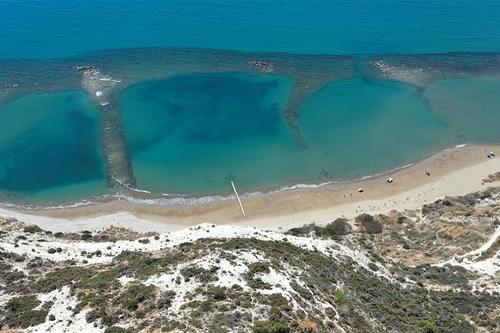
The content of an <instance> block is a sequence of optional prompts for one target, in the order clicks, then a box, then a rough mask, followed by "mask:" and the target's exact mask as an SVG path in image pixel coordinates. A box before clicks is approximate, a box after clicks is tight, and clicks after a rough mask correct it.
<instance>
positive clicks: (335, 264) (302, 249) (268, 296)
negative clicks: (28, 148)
mask: <svg viewBox="0 0 500 333" xmlns="http://www.w3.org/2000/svg"><path fill="white" fill-rule="evenodd" d="M496 198H497V192H495V191H493V190H489V191H486V192H484V193H478V194H474V195H469V196H466V197H465V198H463V197H457V198H446V199H444V200H439V201H437V202H435V203H433V204H429V205H426V206H425V207H424V208H423V209H422V211H405V212H391V213H389V214H387V215H368V214H361V215H359V216H358V217H356V218H355V219H351V220H347V219H344V218H339V219H337V220H334V221H333V222H331V223H329V224H327V225H325V226H316V225H314V224H310V225H306V226H304V227H301V228H294V229H292V230H290V231H288V232H287V233H286V235H279V236H275V237H274V238H272V239H270V238H266V237H264V232H262V231H260V230H258V229H254V230H251V233H250V234H249V235H247V236H246V237H239V236H238V237H236V236H234V237H233V238H220V237H217V238H198V239H191V238H189V239H182V241H179V242H178V243H176V244H171V241H170V240H169V239H168V237H164V235H154V234H151V235H140V234H136V233H128V232H126V231H125V230H120V231H117V232H118V233H117V235H119V236H113V235H111V234H110V233H109V231H106V232H103V233H98V232H81V233H74V234H51V233H49V232H45V231H43V230H41V229H40V230H38V229H36V228H28V226H26V225H19V226H17V229H16V227H15V226H16V224H15V223H14V222H8V223H7V222H5V224H4V226H5V227H3V228H2V230H1V231H2V232H1V233H0V239H3V240H5V241H4V243H3V244H9V246H7V245H5V248H2V246H0V288H1V291H2V294H0V299H3V303H1V305H0V325H1V327H0V330H1V329H23V328H27V327H32V326H37V325H41V324H44V325H49V326H47V327H51V326H50V325H57V324H58V323H60V322H62V319H60V318H63V316H62V315H60V313H56V312H54V309H53V304H52V302H51V301H46V300H47V299H52V298H49V297H48V296H47V295H56V296H51V297H63V298H66V299H68V304H67V306H64V307H63V308H64V309H62V308H58V309H59V310H58V311H66V312H68V313H69V315H70V317H71V320H68V319H65V320H64V321H63V322H62V325H64V327H67V328H68V329H69V331H71V327H72V326H71V325H72V321H76V320H79V321H80V324H81V325H89V327H90V326H92V327H96V328H100V329H101V330H102V331H103V332H106V333H123V332H125V333H131V332H168V331H180V332H253V333H283V332H288V333H304V332H337V331H342V330H343V331H345V332H353V333H357V332H444V333H446V332H450V333H451V332H453V333H457V332H459V333H460V332H464V333H465V332H478V331H482V332H495V331H499V330H500V320H499V317H498V314H499V313H500V294H499V292H498V281H497V280H495V277H494V276H493V277H488V276H486V275H482V274H480V273H478V272H475V271H472V270H470V269H466V268H464V267H460V266H456V265H452V264H446V265H444V264H443V265H434V263H435V262H436V261H438V260H441V261H445V260H449V259H452V258H454V257H455V256H456V255H458V254H463V253H464V252H465V251H467V250H472V249H474V248H477V247H478V246H479V244H482V243H483V242H484V241H485V240H486V239H487V237H488V235H490V234H491V232H492V231H493V230H494V228H495V227H496V226H497V225H498V212H499V211H500V209H499V207H498V203H497V201H496ZM490 201H491V204H488V205H486V204H484V203H485V202H490ZM26 228H28V229H26ZM197 228H201V227H197ZM210 229H211V227H205V229H202V230H200V229H193V231H196V230H200V232H201V233H202V236H201V237H208V235H209V233H210ZM26 230H29V231H26ZM10 233H15V236H12V237H11V238H9V234H10ZM205 234H206V235H207V236H205ZM274 235H278V234H274ZM117 237H120V238H117ZM118 239H122V240H127V241H128V242H129V243H123V244H121V246H122V247H121V248H120V250H119V251H118V250H116V251H115V252H112V251H113V250H115V249H117V247H118V246H120V244H118V243H119V241H118ZM54 240H56V241H57V242H60V243H57V244H52V243H50V242H54ZM106 240H107V241H106ZM102 242H107V243H105V244H102ZM10 244H12V245H10ZM44 244H47V245H45V247H42V245H44ZM68 244H70V245H71V244H78V246H82V248H79V249H78V251H77V255H76V256H75V257H71V259H68V258H69V257H67V256H68V254H69V253H71V251H70V248H68V246H67V245H68ZM98 244H102V246H101V247H97V245H98ZM130 244H136V245H137V244H140V245H141V246H144V248H145V249H147V246H149V245H152V244H153V245H155V248H157V249H160V250H155V251H147V250H137V247H135V250H134V247H132V246H128V245H130ZM16 246H18V247H19V248H20V247H23V246H24V247H25V248H29V249H32V250H33V251H34V252H32V251H31V250H30V251H25V252H19V253H21V254H19V253H16V251H17V249H18V247H16ZM83 246H87V247H85V250H83ZM41 248H43V250H40V249H41ZM52 250H53V251H52ZM107 250H109V252H107ZM32 253H34V254H32ZM110 253H113V254H112V255H111V254H110ZM497 255H498V241H497V242H495V243H493V246H492V247H490V248H489V249H488V250H487V251H485V252H484V253H482V255H481V256H477V258H474V260H485V259H491V258H494V257H495V256H497Z"/></svg>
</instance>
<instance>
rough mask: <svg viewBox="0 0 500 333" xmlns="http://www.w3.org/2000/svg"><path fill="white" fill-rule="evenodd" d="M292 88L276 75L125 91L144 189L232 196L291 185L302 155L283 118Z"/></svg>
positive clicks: (198, 78) (196, 79) (179, 80)
mask: <svg viewBox="0 0 500 333" xmlns="http://www.w3.org/2000/svg"><path fill="white" fill-rule="evenodd" d="M290 86H291V81H290V80H288V79H286V78H283V77H276V76H267V75H265V76H249V75H241V74H211V75H189V76H180V77H176V78H172V79H169V80H165V81H152V82H147V83H144V84H140V85H137V86H135V87H132V88H130V89H128V90H126V91H124V92H123V94H122V98H121V103H122V105H123V121H124V126H125V136H126V138H127V142H128V144H129V149H130V152H131V155H132V164H133V167H134V174H135V176H136V178H137V180H138V186H139V187H140V188H146V189H149V190H153V191H156V192H160V193H169V194H172V193H176V194H179V193H181V194H182V193H187V194H200V193H213V192H227V189H228V188H227V185H228V182H229V180H230V179H235V180H237V181H238V183H239V184H240V186H243V187H246V188H255V187H263V186H265V187H267V186H273V185H279V184H284V183H287V182H289V181H293V178H294V175H296V174H297V172H300V169H301V168H300V165H297V164H295V163H289V165H287V164H286V163H283V161H284V158H286V159H289V161H294V160H295V159H296V158H295V156H296V155H299V154H300V153H301V148H300V147H299V146H298V145H297V143H296V140H295V138H294V137H293V136H292V134H291V133H290V131H289V130H288V128H287V125H286V122H285V121H284V119H283V117H282V115H281V111H282V108H283V105H284V103H286V101H287V94H288V90H289V88H290Z"/></svg>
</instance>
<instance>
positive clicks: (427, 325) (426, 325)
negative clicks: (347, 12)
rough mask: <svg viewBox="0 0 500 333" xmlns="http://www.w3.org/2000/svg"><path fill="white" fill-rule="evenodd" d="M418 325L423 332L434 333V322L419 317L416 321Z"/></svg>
mask: <svg viewBox="0 0 500 333" xmlns="http://www.w3.org/2000/svg"><path fill="white" fill-rule="evenodd" d="M418 326H420V327H421V328H422V330H423V332H425V333H434V332H435V330H434V323H433V322H432V321H430V320H427V319H420V320H419V321H418Z"/></svg>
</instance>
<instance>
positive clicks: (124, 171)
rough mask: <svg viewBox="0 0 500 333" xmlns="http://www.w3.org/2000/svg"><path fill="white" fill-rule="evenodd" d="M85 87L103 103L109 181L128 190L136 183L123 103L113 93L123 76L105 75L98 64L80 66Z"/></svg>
mask: <svg viewBox="0 0 500 333" xmlns="http://www.w3.org/2000/svg"><path fill="white" fill-rule="evenodd" d="M78 71H79V72H80V73H82V87H83V89H84V90H85V91H87V93H88V94H89V95H90V98H91V99H92V100H94V101H95V102H96V103H98V104H99V105H100V110H101V128H102V148H103V152H104V156H105V159H106V166H107V171H108V183H109V185H110V187H112V188H114V189H115V190H119V191H120V190H121V191H126V190H129V189H130V188H131V187H133V186H135V184H136V181H135V178H134V175H133V171H132V165H131V162H130V157H129V154H128V151H127V145H126V143H125V138H124V136H123V126H122V119H121V112H120V108H119V105H118V104H117V103H116V102H115V101H114V100H113V99H112V95H113V93H114V92H115V89H116V88H117V85H118V84H119V83H120V82H121V81H120V80H116V79H113V78H111V77H109V76H106V75H103V74H102V73H101V71H100V70H98V69H97V68H96V67H94V66H79V67H78Z"/></svg>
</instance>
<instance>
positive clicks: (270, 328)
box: [252, 320, 290, 333]
mask: <svg viewBox="0 0 500 333" xmlns="http://www.w3.org/2000/svg"><path fill="white" fill-rule="evenodd" d="M252 332H253V333H289V332H290V328H289V327H288V325H286V324H284V323H281V322H277V321H271V320H268V321H258V322H256V323H255V325H254V326H253V328H252Z"/></svg>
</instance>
